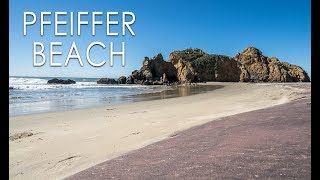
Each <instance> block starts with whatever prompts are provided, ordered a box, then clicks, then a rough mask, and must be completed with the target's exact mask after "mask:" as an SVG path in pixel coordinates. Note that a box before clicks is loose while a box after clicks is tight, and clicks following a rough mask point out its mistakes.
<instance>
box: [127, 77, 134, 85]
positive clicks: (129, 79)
mask: <svg viewBox="0 0 320 180" xmlns="http://www.w3.org/2000/svg"><path fill="white" fill-rule="evenodd" d="M126 83H127V84H134V77H133V76H132V75H130V76H128V78H127V80H126Z"/></svg>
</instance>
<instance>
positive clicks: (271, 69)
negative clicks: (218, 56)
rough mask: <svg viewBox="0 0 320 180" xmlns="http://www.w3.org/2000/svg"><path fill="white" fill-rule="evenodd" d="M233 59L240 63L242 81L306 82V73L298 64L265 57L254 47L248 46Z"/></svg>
mask: <svg viewBox="0 0 320 180" xmlns="http://www.w3.org/2000/svg"><path fill="white" fill-rule="evenodd" d="M234 59H235V60H236V61H238V62H240V63H241V67H240V69H241V74H240V81H242V82H308V81H310V78H309V76H308V75H307V73H306V72H305V71H304V70H303V69H302V68H301V67H299V66H295V65H292V64H289V63H286V62H280V61H279V60H278V59H277V58H275V57H271V58H269V57H266V56H264V55H263V54H262V52H261V51H260V50H259V49H257V48H255V47H248V48H246V49H245V50H244V51H243V52H241V53H238V54H237V55H236V56H235V57H234Z"/></svg>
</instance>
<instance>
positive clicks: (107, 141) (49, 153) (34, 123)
mask: <svg viewBox="0 0 320 180" xmlns="http://www.w3.org/2000/svg"><path fill="white" fill-rule="evenodd" d="M206 85H219V86H223V87H222V88H219V89H216V90H213V91H210V92H206V93H201V94H196V95H192V96H184V97H177V98H166V99H158V100H151V101H141V102H134V103H130V104H122V105H115V106H108V107H99V108H90V109H81V110H72V111H65V112H55V113H43V114H34V115H26V116H18V117H10V120H9V176H10V179H44V178H46V179H61V178H65V177H68V176H70V175H72V174H75V173H77V172H80V171H82V170H85V169H87V168H89V167H92V166H94V165H97V164H99V163H102V162H104V161H106V160H110V159H113V158H116V157H119V156H120V155H123V154H125V153H128V152H130V151H132V150H135V149H139V148H141V147H144V146H146V145H149V144H152V143H154V142H158V141H160V140H164V139H167V138H170V137H172V136H174V135H175V134H176V133H177V132H180V131H183V130H186V129H189V128H191V127H194V126H198V125H201V124H204V123H207V122H210V121H218V120H221V118H222V117H226V116H230V115H235V114H238V113H243V112H249V111H253V110H257V109H264V108H267V107H271V106H275V105H279V104H283V103H287V102H290V101H293V100H297V99H301V98H304V97H307V96H308V94H306V93H308V92H310V83H279V84H278V83H272V84H271V83H270V84H267V83H262V84H251V83H207V84H206ZM10 137H11V138H10Z"/></svg>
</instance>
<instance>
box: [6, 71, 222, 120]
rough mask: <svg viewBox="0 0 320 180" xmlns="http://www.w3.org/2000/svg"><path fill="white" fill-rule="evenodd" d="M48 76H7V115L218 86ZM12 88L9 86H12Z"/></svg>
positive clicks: (176, 94)
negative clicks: (56, 80) (60, 81)
mask: <svg viewBox="0 0 320 180" xmlns="http://www.w3.org/2000/svg"><path fill="white" fill-rule="evenodd" d="M49 79H52V77H22V76H20V77H18V76H15V77H14V76H11V77H9V115H10V116H19V115H26V114H35V113H43V112H55V111H66V110H72V109H81V108H90V107H98V106H109V105H115V104H121V103H129V102H136V101H144V100H155V99H165V98H172V97H179V96H188V95H191V94H196V93H201V92H207V91H210V90H213V89H216V88H219V87H218V86H196V87H189V86H188V87H183V86H182V87H174V86H161V85H160V86H159V85H158V86H146V85H137V84H97V80H98V79H99V78H75V77H70V78H61V79H72V80H75V81H76V84H47V81H48V80H49ZM12 88H13V89H12Z"/></svg>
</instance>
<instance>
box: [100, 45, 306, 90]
mask: <svg viewBox="0 0 320 180" xmlns="http://www.w3.org/2000/svg"><path fill="white" fill-rule="evenodd" d="M206 81H217V82H310V78H309V76H308V74H307V73H306V71H305V70H303V69H302V68H301V67H299V66H296V65H293V64H289V63H287V62H281V61H280V60H279V59H278V58H276V57H267V56H264V55H263V54H262V52H261V51H260V50H259V49H257V48H255V47H248V48H246V49H245V50H243V51H242V52H239V53H237V54H236V55H235V56H234V57H230V56H226V55H217V54H208V53H206V52H204V51H202V50H201V49H198V48H195V49H192V48H189V49H185V50H180V51H174V52H172V53H170V55H169V59H168V61H165V60H164V58H163V56H162V54H157V55H156V56H154V57H153V58H148V57H145V58H144V61H143V65H142V67H141V68H140V70H135V71H133V72H132V74H131V75H129V76H128V77H124V76H122V77H120V78H119V79H118V80H114V79H108V78H102V79H100V80H99V81H98V83H99V84H117V83H118V84H144V85H163V84H172V83H177V84H180V83H191V82H206Z"/></svg>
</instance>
